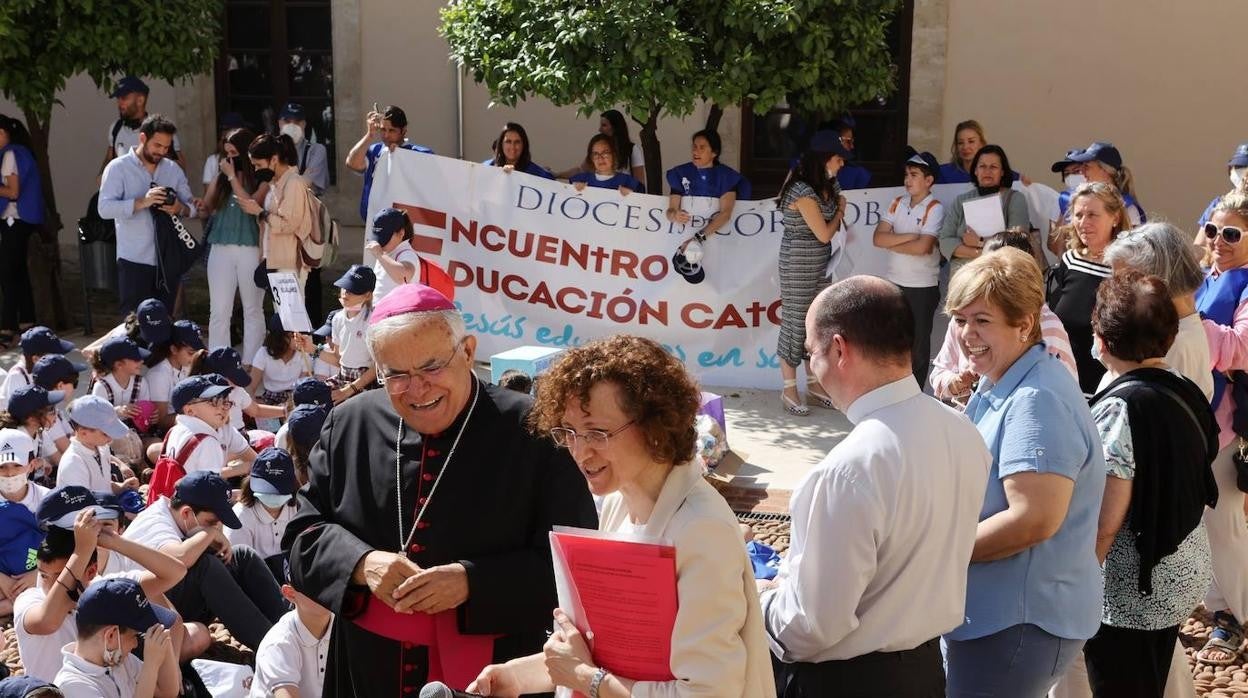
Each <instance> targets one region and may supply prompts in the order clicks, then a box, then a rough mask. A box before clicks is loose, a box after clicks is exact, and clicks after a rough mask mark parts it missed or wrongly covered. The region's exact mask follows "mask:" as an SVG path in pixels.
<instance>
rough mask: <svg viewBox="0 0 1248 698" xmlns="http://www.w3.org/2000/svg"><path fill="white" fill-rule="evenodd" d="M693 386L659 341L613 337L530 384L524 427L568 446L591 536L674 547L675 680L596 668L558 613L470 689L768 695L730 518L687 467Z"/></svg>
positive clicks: (754, 611)
mask: <svg viewBox="0 0 1248 698" xmlns="http://www.w3.org/2000/svg"><path fill="white" fill-rule="evenodd" d="M699 396H700V395H699V392H698V387H697V386H696V385H695V384H694V382H693V381H692V380H691V379H690V377H689V375H688V374H687V373H686V372H685V369H684V366H682V365H681V363H680V362H679V361H678V360H676V359H675V358H673V357H672V356H671V355H670V354H668V353H667V352H666V351H664V350H663V347H661V346H660V345H658V344H657V343H655V342H653V341H651V340H649V339H642V338H640V337H632V336H626V335H620V336H615V337H610V338H608V339H603V340H598V341H595V342H591V343H589V344H586V345H584V346H581V347H577V348H575V349H572V350H570V351H568V352H567V354H565V355H564V356H563V357H562V358H561V359H559V361H558V362H556V363H555V365H554V366H552V367H551V369H550V371H549V372H548V373H546V374H544V375H543V376H542V378H541V380H540V381H538V388H537V402H536V404H535V405H534V407H533V412H532V413H531V415H530V423H531V424H532V426H533V428H534V429H535V430H536V431H537V432H539V433H549V434H550V436H551V438H552V439H554V441H555V443H556V444H559V445H560V446H563V447H565V448H567V449H569V450H570V451H571V452H572V457H573V458H574V459H575V460H576V464H577V466H579V467H580V469H581V473H582V474H583V475H585V479H586V480H587V481H588V483H589V489H590V491H591V492H593V493H594V494H596V495H606V499H605V501H604V503H603V509H602V516H601V522H600V525H599V528H600V529H601V530H603V531H608V532H632V533H641V534H644V535H646V536H647V537H651V538H664V539H668V540H670V541H672V542H673V544H674V545H675V548H676V578H677V582H676V584H677V595H678V608H679V610H678V611H677V612H676V625H675V628H674V629H673V631H672V645H671V671H672V674H673V675H674V676H675V679H674V680H672V681H666V682H640V681H634V680H632V679H630V678H628V677H626V676H616V675H614V674H612V673H610V672H608V671H607V670H606V669H603V668H601V667H597V666H595V665H594V661H593V658H592V656H591V655H590V652H589V649H588V647H587V646H586V644H585V639H584V638H583V637H582V636H581V634H580V632H578V631H577V630H576V628H575V626H573V625H572V623H571V622H570V621H569V620H568V618H567V616H566V615H564V613H563V611H562V610H560V609H556V610H555V621H556V623H557V625H558V626H559V630H558V631H556V632H555V634H554V635H553V636H551V638H550V640H549V641H548V642H547V643H546V647H545V651H544V653H543V654H535V655H530V656H528V657H522V658H520V659H514V660H512V661H510V662H507V663H506V664H495V665H491V666H489V667H486V668H485V670H484V671H482V672H481V675H480V676H479V677H478V678H477V680H476V682H475V683H474V684H473V685H471V686H469V687H468V690H469V691H470V692H473V691H475V692H477V693H482V694H485V695H491V696H515V695H521V694H528V693H542V692H545V691H550V690H552V689H553V688H554V687H556V686H563V687H567V688H571V689H573V690H576V691H579V692H581V693H583V694H586V695H598V696H603V697H604V698H605V697H607V696H611V697H615V696H630V695H631V696H636V695H672V696H684V695H715V696H751V697H754V696H762V697H764V698H767V697H770V696H774V695H775V685H774V682H773V679H772V673H771V658H770V652H769V650H768V647H767V642H766V639H765V637H764V634H763V621H762V611H761V610H760V609H759V605H758V592H757V590H756V588H755V584H754V575H753V572H752V570H751V567H750V563H749V561H748V560H747V559H746V556H745V548H744V546H743V545H742V541H741V533H740V529H739V528H738V525H737V521H736V518H735V517H734V516H733V514H732V511H731V510H729V508H728V505H727V503H726V502H725V501H724V499H723V497H721V496H720V495H719V494H718V493H716V492H715V490H713V489H712V488H711V486H710V485H708V484H706V482H705V481H704V480H703V479H702V469H701V467H700V465H699V464H697V463H695V462H691V459H692V456H693V446H694V435H695V432H694V426H693V423H694V418H695V417H696V415H697V411H698V404H699Z"/></svg>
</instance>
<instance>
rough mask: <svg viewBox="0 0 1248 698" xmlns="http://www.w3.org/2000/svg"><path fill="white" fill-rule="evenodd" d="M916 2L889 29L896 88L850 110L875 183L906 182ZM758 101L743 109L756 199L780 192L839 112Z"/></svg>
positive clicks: (746, 159) (745, 166)
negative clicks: (814, 136)
mask: <svg viewBox="0 0 1248 698" xmlns="http://www.w3.org/2000/svg"><path fill="white" fill-rule="evenodd" d="M913 18H914V0H905V1H904V2H903V3H902V7H901V9H900V10H899V11H898V13H897V17H896V19H895V20H894V21H893V22H892V24H891V25H890V26H889V28H888V47H889V52H890V53H891V54H892V56H893V60H894V61H896V64H897V68H898V70H897V91H896V93H894V94H893V95H892V96H891V97H888V98H886V99H884V100H881V101H872V102H868V103H866V104H862V105H859V106H856V107H854V108H852V109H850V110H849V111H850V114H852V115H853V117H854V121H855V126H854V146H855V154H856V155H857V162H858V164H859V165H862V166H863V167H865V168H867V169H868V170H870V171H871V186H876V187H880V186H892V185H899V184H901V179H902V175H903V172H902V170H901V168H900V166H899V165H900V163H901V159H902V155H903V154H904V152H905V148H906V137H907V131H908V129H909V125H910V109H909V106H910V37H911V32H912V25H913ZM758 106H759V105H752V104H746V105H744V106H743V107H742V109H741V172H742V174H744V175H745V176H746V177H747V178H748V179H749V180H750V183H751V184H753V185H754V196H755V198H766V197H771V196H775V195H776V194H777V193H778V192H779V191H780V186H781V184H783V183H784V178H785V176H786V175H787V174H788V172H789V165H790V163H791V162H792V161H793V159H794V158H796V157H797V156H798V155H799V154H800V153H801V149H802V148H803V147H805V145H806V143H807V142H808V141H809V139H810V135H811V133H813V132H814V130H815V129H816V128H817V127H819V126H820V125H821V124H823V123H824V122H826V121H830V120H833V119H835V118H837V116H838V115H836V114H823V115H818V116H817V117H816V118H809V119H808V118H804V117H803V116H802V115H799V114H797V113H796V112H794V111H793V110H792V109H790V108H789V107H788V105H787V104H780V105H776V106H773V107H772V108H771V109H768V110H766V111H763V110H760V109H757V107H758Z"/></svg>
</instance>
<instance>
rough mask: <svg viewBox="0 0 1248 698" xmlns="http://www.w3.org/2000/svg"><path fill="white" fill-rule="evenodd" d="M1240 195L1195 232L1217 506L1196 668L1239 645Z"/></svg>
mask: <svg viewBox="0 0 1248 698" xmlns="http://www.w3.org/2000/svg"><path fill="white" fill-rule="evenodd" d="M1245 229H1248V194H1245V193H1244V192H1241V191H1235V192H1231V193H1230V194H1227V195H1226V196H1224V197H1222V200H1221V201H1219V202H1218V205H1217V206H1215V207H1214V209H1213V215H1212V216H1211V217H1210V219H1209V222H1208V223H1206V224H1205V228H1204V230H1203V231H1202V232H1203V233H1204V235H1205V240H1206V241H1207V244H1208V245H1209V248H1210V252H1211V253H1212V259H1213V264H1212V266H1211V267H1210V269H1209V275H1208V277H1207V278H1206V279H1205V283H1204V284H1202V285H1201V287H1200V289H1198V290H1197V291H1196V310H1198V311H1199V312H1200V315H1201V317H1202V318H1204V325H1205V334H1206V335H1207V336H1208V338H1209V359H1210V362H1211V363H1212V368H1213V400H1212V403H1213V410H1214V414H1215V415H1216V416H1217V418H1218V427H1219V429H1220V432H1221V433H1220V434H1219V436H1218V448H1219V449H1220V450H1219V452H1218V457H1217V458H1216V459H1214V461H1213V476H1214V479H1215V480H1217V483H1218V505H1217V506H1216V507H1214V508H1212V509H1206V510H1205V527H1206V529H1207V530H1208V532H1209V547H1210V549H1211V550H1212V552H1213V587H1212V588H1211V589H1210V591H1209V595H1208V596H1207V597H1205V608H1206V609H1208V610H1210V611H1213V612H1214V621H1215V622H1216V623H1217V627H1216V628H1214V630H1213V632H1212V633H1211V634H1210V635H1209V641H1208V642H1206V643H1205V646H1204V647H1203V648H1202V649H1201V650H1200V651H1199V652H1197V653H1196V659H1197V661H1200V662H1203V663H1205V664H1212V665H1215V666H1225V665H1227V664H1232V663H1234V662H1235V661H1236V657H1237V656H1238V654H1239V646H1240V644H1241V643H1242V642H1243V639H1244V630H1243V627H1242V626H1241V625H1240V621H1241V620H1242V619H1243V618H1244V617H1245V614H1246V613H1248V524H1246V523H1245V521H1244V493H1243V492H1241V491H1240V490H1239V488H1238V487H1237V486H1236V477H1235V475H1236V468H1235V460H1234V459H1235V458H1236V456H1238V454H1239V449H1240V444H1242V443H1244V441H1243V439H1242V438H1237V435H1236V433H1235V431H1234V429H1233V428H1232V418H1233V416H1234V414H1235V411H1236V408H1237V407H1238V406H1237V405H1236V401H1237V398H1238V397H1239V396H1237V395H1236V394H1235V390H1234V386H1233V384H1231V383H1229V382H1228V381H1227V375H1228V374H1230V373H1232V372H1235V371H1248V242H1245V241H1244V230H1245Z"/></svg>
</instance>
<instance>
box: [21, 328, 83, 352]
mask: <svg viewBox="0 0 1248 698" xmlns="http://www.w3.org/2000/svg"><path fill="white" fill-rule="evenodd" d="M73 350H74V343H73V342H67V341H65V340H64V339H61V338H60V337H57V336H56V333H55V332H53V331H52V330H50V329H48V328H46V327H44V326H42V325H39V326H38V327H32V328H30V329H29V330H26V331H25V332H23V333H22V354H24V355H26V356H41V355H43V354H68V353H69V352H71V351H73Z"/></svg>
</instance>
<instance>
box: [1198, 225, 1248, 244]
mask: <svg viewBox="0 0 1248 698" xmlns="http://www.w3.org/2000/svg"><path fill="white" fill-rule="evenodd" d="M1219 235H1221V236H1222V240H1223V241H1224V242H1225V243H1226V244H1228V245H1234V244H1236V243H1238V242H1239V241H1240V240H1242V239H1244V231H1243V230H1242V229H1240V228H1236V227H1235V226H1233V225H1227V226H1223V227H1222V228H1218V226H1216V225H1214V224H1213V223H1206V224H1205V239H1206V240H1208V241H1210V242H1213V239H1214V238H1216V237H1217V236H1219Z"/></svg>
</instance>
